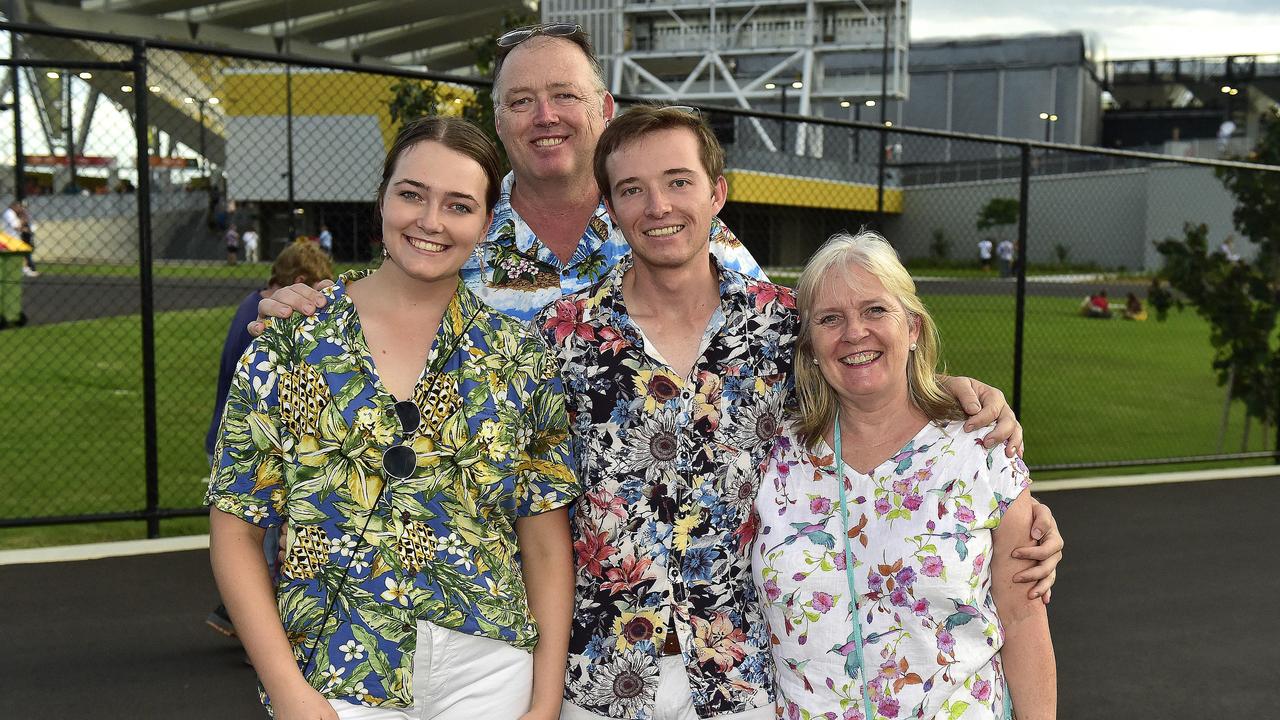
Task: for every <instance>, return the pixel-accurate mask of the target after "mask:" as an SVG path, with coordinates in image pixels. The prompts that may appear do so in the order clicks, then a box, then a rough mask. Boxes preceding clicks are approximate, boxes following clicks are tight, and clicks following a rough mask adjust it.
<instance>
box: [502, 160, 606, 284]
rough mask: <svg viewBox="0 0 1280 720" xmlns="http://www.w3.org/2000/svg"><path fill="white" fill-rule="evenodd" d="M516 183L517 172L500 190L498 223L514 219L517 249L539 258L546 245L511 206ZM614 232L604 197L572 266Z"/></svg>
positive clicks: (580, 242)
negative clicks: (543, 245)
mask: <svg viewBox="0 0 1280 720" xmlns="http://www.w3.org/2000/svg"><path fill="white" fill-rule="evenodd" d="M515 184H516V174H515V172H514V171H512V172H509V173H507V175H506V177H504V178H502V186H501V187H500V188H499V190H498V202H497V203H495V204H494V206H493V215H494V219H495V223H497V222H500V221H501V219H502V218H510V219H511V222H512V224H513V225H514V228H515V247H516V249H517V250H519V251H520V252H521V253H524V254H532V255H533V256H534V257H538V256H539V252H538V249H539V248H540V247H542V242H541V241H540V240H538V236H537V235H535V234H534V232H533V229H532V228H530V227H529V225H528V223H526V222H525V221H524V218H522V217H520V214H519V213H517V212H516V211H515V208H513V207H511V190H512V188H514V187H515ZM614 232H617V229H616V228H615V227H614V225H613V221H612V220H611V219H610V218H609V209H608V208H606V207H605V204H604V198H603V197H601V198H600V204H598V205H596V211H595V214H593V215H592V216H591V219H590V220H589V221H587V229H586V232H585V233H583V236H582V240H579V241H578V248H577V250H575V251H574V254H573V257H572V258H571V259H570V260H569V264H570V265H572V264H574V263H576V262H578V261H579V260H581V259H582V258H585V257H588V256H590V255H591V254H592V253H594V252H596V251H597V250H599V249H600V247H601V246H602V245H604V244H605V242H607V241H608V240H609V237H610V235H611V234H612V233H614ZM584 241H585V242H584Z"/></svg>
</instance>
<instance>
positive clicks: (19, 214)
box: [3, 200, 40, 277]
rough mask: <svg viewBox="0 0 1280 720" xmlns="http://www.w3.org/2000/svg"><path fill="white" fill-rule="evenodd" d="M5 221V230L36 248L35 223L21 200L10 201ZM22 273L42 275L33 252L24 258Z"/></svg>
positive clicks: (4, 216)
mask: <svg viewBox="0 0 1280 720" xmlns="http://www.w3.org/2000/svg"><path fill="white" fill-rule="evenodd" d="M3 222H4V229H5V232H7V233H8V234H9V235H12V236H13V237H15V238H18V239H19V240H21V241H22V242H24V243H26V244H27V245H29V246H31V249H32V251H34V250H35V247H36V233H35V224H34V223H32V222H31V213H30V211H29V210H27V206H26V205H24V204H23V203H22V201H21V200H14V201H13V202H11V203H9V207H7V208H5V210H4V213H3ZM22 274H23V275H25V276H27V277H39V276H40V272H39V271H38V270H36V264H35V261H33V260H32V259H31V253H27V254H26V255H25V256H24V257H23V258H22Z"/></svg>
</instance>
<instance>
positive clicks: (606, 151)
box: [591, 105, 724, 201]
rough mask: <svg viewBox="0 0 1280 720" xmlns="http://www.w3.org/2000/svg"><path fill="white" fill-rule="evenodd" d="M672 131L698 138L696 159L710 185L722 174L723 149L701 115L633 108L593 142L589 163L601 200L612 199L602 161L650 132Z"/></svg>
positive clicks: (670, 109)
mask: <svg viewBox="0 0 1280 720" xmlns="http://www.w3.org/2000/svg"><path fill="white" fill-rule="evenodd" d="M674 128H688V129H689V130H690V131H692V132H693V135H694V137H696V138H697V139H698V158H699V159H700V160H702V169H703V170H706V171H707V177H708V178H709V179H710V180H711V183H712V184H713V185H714V184H715V182H716V178H718V177H720V176H721V175H723V174H724V148H722V147H720V142H719V141H718V140H716V136H715V134H714V133H712V132H711V126H710V125H708V124H707V122H706V121H705V120H703V119H702V115H701V114H699V113H698V111H696V110H692V109H691V108H675V107H657V106H654V105H636V106H634V107H632V108H630V109H628V110H627V111H626V112H624V113H622V114H621V115H619V116H618V117H616V118H614V119H613V122H611V123H609V127H607V128H605V129H604V132H603V133H602V134H601V135H600V142H598V143H596V154H595V157H593V158H592V160H591V167H592V170H593V171H594V172H595V176H596V185H598V186H599V187H600V193H601V194H602V195H604V196H605V199H607V200H609V201H612V200H613V187H612V182H610V180H609V173H608V170H607V169H606V168H605V161H606V160H608V159H609V156H610V155H612V154H613V153H615V152H617V151H618V150H619V149H620V148H622V147H623V146H624V145H627V144H629V143H631V142H634V141H636V140H639V139H640V138H642V137H644V136H646V135H649V134H650V133H655V132H659V131H661V130H671V129H674Z"/></svg>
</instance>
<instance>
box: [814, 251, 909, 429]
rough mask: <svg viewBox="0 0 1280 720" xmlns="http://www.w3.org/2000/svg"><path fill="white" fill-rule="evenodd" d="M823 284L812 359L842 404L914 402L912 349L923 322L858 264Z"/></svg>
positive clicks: (816, 305) (817, 304)
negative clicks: (910, 383) (911, 397)
mask: <svg viewBox="0 0 1280 720" xmlns="http://www.w3.org/2000/svg"><path fill="white" fill-rule="evenodd" d="M835 270H836V271H835V272H831V273H829V274H828V275H827V276H826V277H825V278H824V279H823V280H822V282H821V284H820V285H819V288H818V292H817V293H815V302H814V308H813V312H812V313H811V314H810V316H809V318H810V320H809V321H810V323H811V327H810V329H809V330H810V333H811V338H812V347H813V356H814V357H815V358H816V359H817V360H818V369H819V370H820V371H821V372H822V376H823V378H824V379H826V381H827V384H829V385H830V386H831V387H832V389H833V390H835V392H836V395H838V396H839V397H840V399H841V401H842V402H854V403H857V404H864V403H866V402H868V401H869V402H871V403H875V404H880V403H883V402H885V401H898V400H901V401H902V402H910V400H909V393H908V388H907V362H908V359H909V355H910V350H909V349H908V348H909V346H910V345H911V343H913V342H915V341H916V340H917V338H918V337H919V334H920V326H919V322H918V321H916V320H915V319H914V318H912V317H911V316H910V315H909V314H908V313H907V311H906V310H905V309H904V308H903V307H902V304H901V303H900V302H899V301H898V300H897V299H896V298H895V297H893V296H892V295H891V294H890V293H889V292H888V291H886V290H885V287H884V284H883V283H881V282H880V279H879V278H877V277H876V276H875V275H873V274H871V273H870V272H867V271H866V270H864V269H863V268H861V267H859V266H857V265H850V266H848V267H847V268H836V269H835Z"/></svg>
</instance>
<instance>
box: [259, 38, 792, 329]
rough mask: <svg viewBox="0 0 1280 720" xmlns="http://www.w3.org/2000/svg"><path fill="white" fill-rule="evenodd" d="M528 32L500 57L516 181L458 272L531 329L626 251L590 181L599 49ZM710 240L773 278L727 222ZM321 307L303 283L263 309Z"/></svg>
mask: <svg viewBox="0 0 1280 720" xmlns="http://www.w3.org/2000/svg"><path fill="white" fill-rule="evenodd" d="M539 28H541V29H539ZM525 30H528V31H529V34H528V35H527V36H525V38H524V39H523V40H519V41H518V42H516V43H515V44H509V45H500V46H499V48H498V54H497V59H496V62H495V65H494V92H493V97H494V104H495V107H494V110H495V117H496V125H497V130H498V137H499V139H501V140H502V144H503V147H504V148H506V151H507V156H508V157H509V158H510V160H511V172H510V173H509V174H508V175H507V177H506V178H505V179H504V180H503V182H502V192H501V194H500V195H499V197H498V202H497V204H496V205H494V211H493V222H492V223H491V224H490V225H489V232H488V234H487V235H486V237H485V240H484V241H483V242H481V243H480V244H479V245H478V246H476V251H475V253H474V254H473V255H472V256H471V257H470V258H469V259H468V260H467V262H466V264H465V265H463V266H462V278H463V280H464V281H465V282H466V283H467V287H468V288H470V289H471V291H472V292H474V293H475V294H476V295H478V296H479V297H480V299H482V300H484V301H485V302H486V303H488V304H489V306H490V307H492V308H495V309H497V310H499V311H501V312H504V313H506V314H508V315H511V316H512V317H515V318H519V319H520V320H524V321H526V322H527V321H528V320H529V319H530V318H532V317H533V316H534V314H535V313H537V312H538V311H539V310H541V309H542V308H544V307H546V305H547V304H548V303H550V302H552V301H554V300H558V299H560V297H561V295H564V294H568V293H571V292H577V291H578V290H582V289H585V288H587V287H589V286H590V285H592V284H593V283H596V282H598V281H599V280H600V279H601V278H603V277H604V276H605V275H607V274H608V273H609V271H610V270H612V269H613V268H614V267H615V266H616V265H617V264H618V262H619V261H620V260H621V259H622V258H623V257H624V256H626V255H627V253H629V252H630V247H629V246H628V245H627V240H626V238H625V237H624V236H623V233H622V231H621V230H620V229H619V228H618V226H617V225H616V224H615V223H614V222H613V221H612V220H611V219H610V218H609V214H608V212H606V211H605V206H604V201H603V200H602V199H601V197H600V190H599V188H597V187H596V181H595V178H594V177H593V176H592V174H591V157H592V154H593V153H594V152H595V148H596V142H597V141H598V140H599V138H600V133H601V132H602V131H603V130H604V127H605V125H606V124H607V123H608V122H609V121H610V120H612V119H613V115H614V104H613V96H612V95H610V94H609V92H608V91H607V90H606V89H605V85H604V80H603V77H602V76H601V74H600V66H599V63H598V62H597V60H596V57H595V54H594V53H593V52H592V50H591V42H590V41H589V40H588V38H587V35H586V33H584V32H583V31H582V29H581V28H579V27H577V26H576V25H572V24H568V25H562V24H551V25H546V26H534V28H531V29H530V28H526V29H525ZM521 32H523V31H520V30H517V31H513V32H512V33H509V34H510V35H516V36H517V37H518V36H519V35H518V34H519V33H521ZM504 37H505V36H504ZM500 42H502V41H500ZM708 234H709V236H710V238H711V253H712V254H713V255H715V257H716V259H717V260H718V261H719V262H720V264H721V265H722V266H724V267H726V268H728V269H731V270H736V271H738V272H741V273H744V274H746V275H749V276H751V277H754V278H758V279H761V280H764V279H767V278H766V277H765V274H764V271H763V270H761V269H760V266H759V264H757V263H756V260H755V258H753V257H752V256H751V253H750V252H748V251H747V249H746V247H744V246H743V245H742V243H741V241H739V240H738V238H737V237H736V236H735V235H734V234H733V232H732V231H731V230H729V228H728V227H726V226H725V225H724V224H723V223H721V222H720V219H719V218H712V221H711V224H710V228H709V230H708ZM324 302H325V300H324V297H323V296H322V295H320V293H318V292H316V291H314V290H312V289H311V288H309V287H307V286H305V285H301V284H299V285H292V286H290V287H287V288H284V289H283V290H281V291H279V292H278V293H277V294H276V296H274V297H273V298H268V299H265V300H263V301H262V302H261V303H260V304H259V306H258V308H259V314H261V315H263V316H267V315H270V316H275V317H288V316H289V314H290V313H292V312H293V311H294V309H297V310H300V311H302V312H305V313H310V312H312V311H313V310H314V308H316V307H319V306H321V305H323V304H324ZM250 332H251V333H253V334H254V335H257V334H259V333H261V332H262V330H261V326H260V325H259V324H258V323H253V324H251V325H250Z"/></svg>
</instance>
